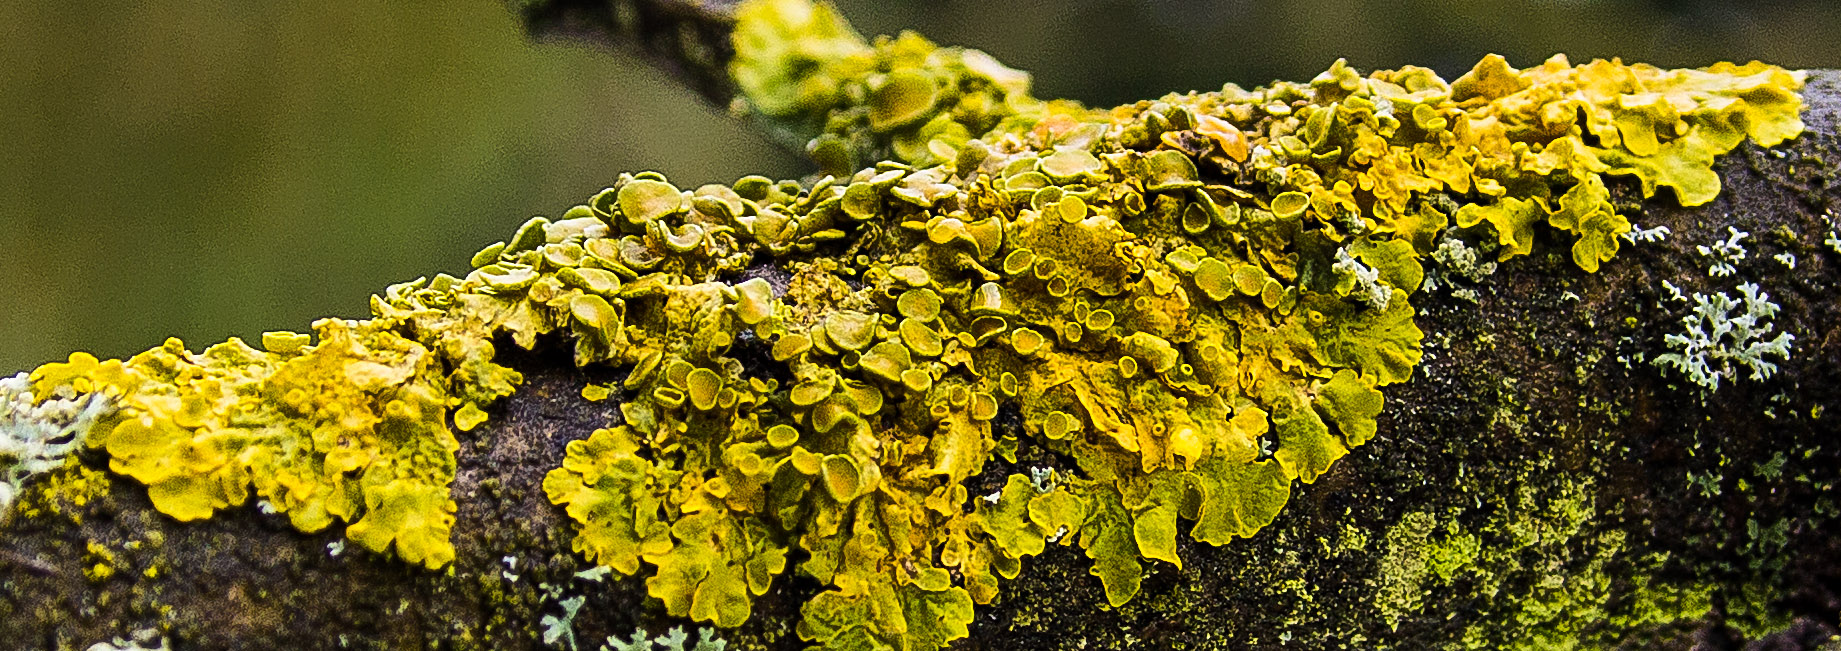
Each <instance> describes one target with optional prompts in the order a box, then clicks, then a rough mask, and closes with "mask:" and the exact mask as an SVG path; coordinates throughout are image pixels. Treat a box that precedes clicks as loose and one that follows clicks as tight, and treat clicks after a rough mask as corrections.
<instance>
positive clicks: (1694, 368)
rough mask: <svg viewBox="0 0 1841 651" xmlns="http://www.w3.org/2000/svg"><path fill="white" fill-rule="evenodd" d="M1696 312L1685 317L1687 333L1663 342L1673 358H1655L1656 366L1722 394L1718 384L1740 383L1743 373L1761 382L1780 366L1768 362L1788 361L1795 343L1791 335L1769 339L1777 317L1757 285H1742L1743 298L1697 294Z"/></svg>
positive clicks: (1705, 388)
mask: <svg viewBox="0 0 1841 651" xmlns="http://www.w3.org/2000/svg"><path fill="white" fill-rule="evenodd" d="M1693 300H1694V308H1693V311H1692V312H1691V313H1689V314H1688V315H1687V316H1685V317H1682V319H1681V324H1682V326H1684V327H1685V328H1686V331H1685V332H1683V333H1670V334H1668V335H1665V336H1664V337H1663V341H1664V342H1665V343H1666V344H1667V345H1668V347H1669V348H1670V349H1672V350H1674V351H1675V352H1670V353H1663V354H1661V355H1657V356H1656V358H1655V363H1656V365H1657V366H1662V367H1667V368H1673V369H1675V370H1677V371H1680V372H1681V374H1683V375H1685V376H1687V378H1688V380H1689V381H1691V382H1693V383H1694V384H1697V385H1699V386H1700V387H1701V388H1702V389H1704V390H1706V391H1708V392H1712V391H1717V390H1718V389H1719V388H1720V379H1721V378H1728V379H1732V380H1737V379H1738V377H1739V371H1740V368H1739V367H1744V368H1746V369H1750V370H1751V379H1753V380H1762V379H1765V378H1768V377H1770V376H1771V374H1772V373H1775V372H1777V364H1775V363H1773V362H1771V361H1769V360H1767V359H1765V357H1766V356H1772V357H1777V358H1779V359H1789V358H1790V344H1791V342H1792V341H1794V340H1795V339H1796V336H1795V335H1792V334H1790V333H1788V332H1779V333H1777V336H1775V337H1772V336H1771V329H1772V326H1771V323H1770V322H1769V321H1768V319H1770V318H1771V317H1772V316H1775V315H1776V314H1777V309H1778V308H1777V304H1776V303H1772V302H1771V295H1770V294H1766V293H1763V292H1760V291H1758V285H1757V284H1755V283H1743V284H1740V285H1739V298H1738V299H1736V300H1735V299H1733V297H1731V296H1729V295H1727V294H1726V293H1725V292H1719V293H1716V294H1714V295H1712V296H1708V295H1706V294H1702V293H1700V292H1694V295H1693Z"/></svg>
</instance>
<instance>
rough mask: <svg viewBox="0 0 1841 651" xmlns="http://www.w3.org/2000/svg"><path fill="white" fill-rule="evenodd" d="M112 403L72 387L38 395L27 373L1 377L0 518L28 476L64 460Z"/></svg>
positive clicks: (3, 519) (6, 513)
mask: <svg viewBox="0 0 1841 651" xmlns="http://www.w3.org/2000/svg"><path fill="white" fill-rule="evenodd" d="M108 406H109V401H108V398H107V397H106V396H100V395H96V394H84V395H77V394H75V393H74V392H72V391H70V390H69V389H64V390H62V391H59V392H57V393H55V394H53V395H45V396H42V397H35V396H34V395H33V394H32V388H31V385H30V383H28V382H27V381H26V375H25V374H24V373H21V374H19V375H15V376H13V377H9V378H5V379H0V523H4V522H6V520H7V518H8V517H9V516H10V514H11V513H12V511H13V509H12V507H13V501H14V500H15V499H17V497H18V495H19V489H20V486H22V485H23V484H24V483H25V480H26V479H27V478H29V477H32V476H34V475H38V474H41V473H44V472H46V471H49V470H51V469H53V468H56V467H58V466H59V465H62V464H63V463H64V459H65V457H67V456H69V455H70V453H71V452H74V451H76V449H77V448H78V447H79V446H81V445H82V441H83V436H84V434H86V433H88V432H89V429H90V426H91V425H93V424H94V423H95V421H96V419H97V418H98V417H99V416H101V415H102V413H103V412H104V411H106V410H107V409H108Z"/></svg>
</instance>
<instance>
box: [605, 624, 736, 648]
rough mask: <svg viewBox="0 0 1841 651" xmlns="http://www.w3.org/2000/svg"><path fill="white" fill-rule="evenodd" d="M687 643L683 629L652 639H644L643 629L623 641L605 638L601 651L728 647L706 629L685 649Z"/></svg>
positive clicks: (710, 630) (610, 637) (676, 628)
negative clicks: (692, 644) (694, 642)
mask: <svg viewBox="0 0 1841 651" xmlns="http://www.w3.org/2000/svg"><path fill="white" fill-rule="evenodd" d="M688 642H690V635H688V634H686V633H685V632H684V629H683V628H679V627H675V626H674V627H672V628H671V630H669V631H666V632H665V634H664V635H660V636H658V637H653V638H648V637H646V631H645V629H636V630H634V631H633V637H632V638H631V639H629V640H625V641H622V640H621V639H620V637H619V636H616V635H609V636H607V644H606V645H605V646H602V647H601V651H724V649H727V648H728V646H729V643H728V642H726V641H724V640H722V639H721V638H718V637H716V633H715V632H714V629H708V628H705V629H701V630H699V631H697V643H696V645H694V646H690V647H685V646H684V645H685V644H686V643H688Z"/></svg>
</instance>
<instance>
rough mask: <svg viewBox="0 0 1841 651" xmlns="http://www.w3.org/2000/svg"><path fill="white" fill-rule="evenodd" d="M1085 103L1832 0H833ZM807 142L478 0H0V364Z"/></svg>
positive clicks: (261, 305)
mask: <svg viewBox="0 0 1841 651" xmlns="http://www.w3.org/2000/svg"><path fill="white" fill-rule="evenodd" d="M840 4H841V5H842V8H843V9H844V12H845V14H846V15H847V16H849V17H850V18H851V19H852V20H853V21H855V22H856V23H857V25H858V26H859V27H860V28H861V29H862V30H863V31H864V32H865V33H871V34H873V33H891V32H893V31H897V30H899V29H902V28H914V29H917V30H920V31H921V32H922V33H925V34H928V35H929V36H932V37H933V38H935V39H936V40H939V41H942V42H947V43H956V44H964V45H969V46H973V47H978V48H981V49H984V50H986V51H989V52H991V53H992V54H994V55H996V56H997V57H998V58H999V59H1000V60H1003V61H1005V62H1007V63H1010V64H1011V65H1013V66H1016V67H1019V68H1023V69H1026V70H1030V71H1032V72H1034V73H1035V74H1036V87H1037V90H1038V94H1041V95H1044V96H1063V97H1073V98H1077V99H1081V100H1085V101H1087V102H1089V103H1093V104H1100V105H1107V104H1115V103H1119V102H1124V101H1130V100H1134V99H1139V98H1144V97H1152V96H1156V95H1161V94H1163V93H1165V92H1169V91H1177V90H1187V89H1192V88H1199V89H1214V88H1218V87H1220V85H1221V83H1223V82H1226V81H1234V82H1238V83H1240V84H1242V85H1246V86H1251V85H1256V84H1260V83H1263V82H1266V81H1268V80H1271V79H1308V78H1309V77H1311V76H1313V75H1315V74H1316V73H1317V72H1318V71H1320V70H1322V69H1323V68H1324V67H1325V66H1327V65H1328V64H1329V63H1330V62H1331V61H1333V60H1334V59H1335V58H1337V57H1339V56H1340V57H1347V58H1348V59H1349V60H1350V62H1351V63H1352V64H1354V65H1356V66H1358V67H1360V68H1362V69H1372V68H1377V67H1395V66H1399V65H1402V64H1408V63H1412V64H1419V65H1428V66H1431V67H1433V68H1436V69H1438V70H1439V71H1440V72H1441V73H1443V74H1445V75H1446V76H1447V78H1451V77H1455V76H1456V75H1458V74H1461V73H1462V72H1463V71H1464V70H1466V69H1467V68H1468V67H1469V65H1470V64H1471V63H1473V62H1474V61H1475V60H1476V59H1477V58H1478V57H1479V56H1481V55H1482V54H1483V53H1485V52H1491V51H1494V52H1499V53H1502V54H1504V55H1505V56H1507V57H1509V60H1510V61H1511V62H1512V63H1514V64H1516V65H1521V66H1527V65H1533V64H1535V63H1538V62H1539V61H1540V60H1542V59H1544V58H1546V57H1547V56H1549V55H1551V54H1552V53H1554V52H1565V53H1567V54H1568V55H1569V56H1571V57H1572V58H1573V60H1574V61H1576V62H1579V61H1584V60H1587V59H1589V58H1592V57H1610V56H1622V57H1624V58H1625V59H1626V60H1641V61H1647V62H1651V63H1656V64H1659V65H1665V66H1688V65H1704V64H1707V63H1710V62H1713V61H1716V60H1721V59H1732V60H1739V61H1744V60H1749V59H1753V58H1757V59H1763V60H1766V61H1770V62H1773V63H1778V64H1782V65H1786V66H1791V67H1837V66H1838V65H1841V3H1834V2H1831V1H1827V0H1823V1H1815V0H1803V1H1779V2H1763V3H1749V4H1735V3H1722V2H1696V1H1676V2H1661V1H1649V2H1639V1H1633V0H1550V1H1548V2H1532V3H1531V2H1509V1H1506V0H1499V1H1488V0H1468V1H1466V0H1452V1H1446V2H1431V1H1429V0H1337V1H1331V2H1320V3H1304V2H1250V1H1247V2H1202V1H1197V0H1130V1H1128V0H1114V1H1099V0H1067V1H1064V2H1034V3H997V2H971V1H966V2H937V1H936V2H926V1H919V0H908V1H886V0H885V1H880V2H871V1H869V0H847V1H844V2H841V3H840ZM642 169H656V170H660V171H662V172H664V173H665V174H667V175H669V176H670V177H671V178H672V179H673V180H674V181H677V182H678V183H679V184H680V185H683V186H686V187H689V186H694V185H698V184H702V183H706V182H714V181H729V180H733V179H734V178H736V177H738V176H742V175H744V174H750V173H762V174H767V175H770V176H776V177H797V176H801V175H803V174H805V173H807V172H808V171H809V170H808V168H807V167H805V166H804V165H803V164H802V162H801V161H800V160H799V159H798V158H797V157H794V156H790V155H787V154H785V153H783V152H781V151H779V150H776V149H775V148H774V147H773V146H772V145H770V144H769V143H768V142H767V141H765V140H764V139H762V138H761V137H760V136H758V135H756V134H754V133H752V132H750V131H748V130H747V129H746V127H745V125H743V124H741V123H738V122H737V121H735V120H732V119H730V118H728V117H726V116H725V115H724V114H723V113H722V112H721V111H718V110H716V109H712V108H709V107H706V106H703V105H702V104H700V103H699V102H698V100H697V99H696V97H695V96H694V95H692V94H691V93H690V92H688V91H686V90H683V89H681V88H678V87H676V86H675V85H673V84H672V83H671V82H670V80H668V79H666V78H665V77H664V76H663V75H661V74H659V73H657V72H654V71H653V70H651V69H650V68H647V67H646V66H645V65H644V64H643V63H641V62H640V61H639V60H637V59H635V58H633V57H630V56H627V55H625V54H622V53H617V52H608V51H605V50H602V49H598V48H594V47H589V46H583V45H570V44H557V43H545V44H533V43H531V42H529V40H528V39H526V38H525V37H524V35H523V32H522V30H521V27H520V25H519V23H518V21H517V20H516V18H515V16H513V15H512V14H511V13H510V12H509V11H508V10H506V9H505V8H504V6H503V5H501V4H498V3H497V2H494V0H465V1H462V2H383V1H381V0H360V1H353V2H338V3H279V2H277V3H267V2H240V3H182V2H173V1H170V0H151V1H146V2H96V3H63V2H7V3H0V245H4V246H3V251H0V279H3V280H0V373H5V374H10V373H12V372H14V371H18V370H27V369H30V368H32V367H34V366H36V365H38V364H41V363H44V362H47V361H54V360H58V359H61V358H63V356H64V355H66V354H68V353H69V352H70V351H72V350H87V351H91V352H94V353H96V354H98V355H101V356H105V357H121V356H126V355H131V354H133V353H135V352H138V351H140V350H143V349H146V348H149V347H152V346H155V345H158V344H159V343H160V341H162V340H163V339H164V338H165V337H167V336H177V337H180V338H183V339H185V340H186V341H187V343H188V344H191V345H192V347H193V348H194V349H198V348H201V347H203V346H205V345H209V344H211V343H214V342H217V341H221V340H223V339H224V338H226V337H230V336H241V337H244V338H246V339H253V338H255V337H257V336H258V335H259V334H260V333H261V332H262V331H264V330H274V329H293V330H305V329H306V328H307V326H308V324H309V323H310V322H311V321H312V320H313V319H315V318H317V317H321V316H342V317H362V316H366V315H367V308H366V297H367V296H368V295H370V294H371V293H373V292H376V291H379V290H381V289H382V288H383V287H384V286H385V285H387V284H390V283H392V282H397V281H401V280H406V279H410V278H414V277H416V276H420V275H427V274H432V273H435V272H439V271H446V272H450V273H458V272H461V271H463V270H464V267H465V265H466V260H467V258H468V257H469V256H470V255H471V254H472V253H473V251H475V250H476V249H478V248H479V247H480V246H482V245H484V244H486V243H489V242H492V241H495V240H498V239H500V238H502V237H504V236H506V235H507V234H509V232H510V231H511V230H512V229H514V228H515V227H516V226H517V225H518V224H519V223H520V222H522V221H523V220H524V219H525V218H527V217H529V216H531V215H533V214H547V215H556V214H558V213H560V212H561V211H563V210H565V209H566V208H567V207H569V206H570V205H573V204H574V203H575V202H577V201H580V200H582V199H583V198H585V197H587V196H589V195H590V194H591V193H593V192H594V191H596V190H598V189H600V188H602V187H604V186H606V185H607V184H608V183H609V182H610V181H611V180H612V179H613V178H614V177H615V175H617V174H619V173H620V172H621V171H630V170H642Z"/></svg>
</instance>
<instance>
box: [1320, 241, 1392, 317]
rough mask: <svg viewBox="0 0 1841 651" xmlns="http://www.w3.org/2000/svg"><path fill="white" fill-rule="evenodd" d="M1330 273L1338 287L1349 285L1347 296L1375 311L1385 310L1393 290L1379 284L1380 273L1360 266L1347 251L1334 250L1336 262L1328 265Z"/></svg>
mask: <svg viewBox="0 0 1841 651" xmlns="http://www.w3.org/2000/svg"><path fill="white" fill-rule="evenodd" d="M1330 272H1331V273H1334V274H1336V276H1337V279H1338V281H1337V282H1338V285H1341V284H1342V283H1350V284H1351V286H1352V288H1351V290H1350V291H1349V296H1351V297H1353V298H1354V299H1355V300H1356V302H1359V303H1361V304H1363V305H1367V306H1368V307H1372V308H1374V309H1376V310H1386V309H1387V299H1389V298H1392V297H1393V291H1394V290H1393V288H1392V287H1390V286H1388V285H1384V284H1382V283H1381V272H1380V271H1379V270H1376V269H1375V268H1374V267H1370V266H1368V265H1365V264H1362V263H1361V262H1359V261H1357V260H1356V259H1355V258H1354V257H1353V256H1350V255H1349V250H1348V249H1337V250H1336V262H1335V264H1332V265H1330Z"/></svg>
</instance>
